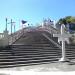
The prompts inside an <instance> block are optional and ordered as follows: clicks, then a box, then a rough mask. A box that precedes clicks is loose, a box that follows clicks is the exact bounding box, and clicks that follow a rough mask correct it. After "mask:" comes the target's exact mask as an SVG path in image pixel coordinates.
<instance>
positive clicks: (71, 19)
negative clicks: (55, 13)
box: [56, 16, 75, 25]
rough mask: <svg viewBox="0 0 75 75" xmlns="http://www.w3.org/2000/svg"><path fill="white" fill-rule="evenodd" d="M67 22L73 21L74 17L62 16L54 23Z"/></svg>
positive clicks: (74, 21)
mask: <svg viewBox="0 0 75 75" xmlns="http://www.w3.org/2000/svg"><path fill="white" fill-rule="evenodd" d="M59 23H60V24H65V25H66V24H67V23H75V17H73V16H66V17H64V18H60V19H59V21H58V22H57V23H56V24H59Z"/></svg>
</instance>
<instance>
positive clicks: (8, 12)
mask: <svg viewBox="0 0 75 75" xmlns="http://www.w3.org/2000/svg"><path fill="white" fill-rule="evenodd" d="M68 15H71V16H75V0H0V32H2V31H3V30H4V29H5V18H6V17H7V18H8V22H10V19H11V18H12V19H13V21H15V22H16V30H17V29H19V27H20V26H19V24H20V20H22V19H24V20H27V21H28V22H29V23H32V24H35V23H38V22H41V21H42V19H43V18H48V17H50V18H51V19H52V20H56V21H57V20H58V19H59V18H61V17H64V16H68ZM8 30H9V31H10V24H9V25H8Z"/></svg>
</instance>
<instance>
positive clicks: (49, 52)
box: [0, 31, 75, 68]
mask: <svg viewBox="0 0 75 75" xmlns="http://www.w3.org/2000/svg"><path fill="white" fill-rule="evenodd" d="M41 33H42V32H38V31H34V32H29V33H26V34H25V35H23V36H22V37H21V38H20V39H19V40H18V41H16V42H15V43H14V44H13V45H10V46H9V47H8V48H5V49H1V50H0V68H9V67H17V66H27V65H35V64H43V63H50V62H54V61H58V60H59V59H60V58H61V49H59V48H58V47H57V46H55V45H54V44H53V43H52V42H51V41H49V40H48V39H46V38H45V37H44V36H43V35H42V34H41ZM49 37H50V36H49ZM53 39H54V38H53ZM56 40H57V39H56ZM74 53H75V46H73V45H72V46H67V48H66V57H67V58H69V59H70V60H71V59H75V54H74Z"/></svg>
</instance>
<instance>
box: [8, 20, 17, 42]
mask: <svg viewBox="0 0 75 75" xmlns="http://www.w3.org/2000/svg"><path fill="white" fill-rule="evenodd" d="M14 23H16V22H13V21H12V19H11V22H10V23H8V24H11V43H12V42H13V39H12V37H13V36H12V26H13V24H14ZM14 28H15V27H14Z"/></svg>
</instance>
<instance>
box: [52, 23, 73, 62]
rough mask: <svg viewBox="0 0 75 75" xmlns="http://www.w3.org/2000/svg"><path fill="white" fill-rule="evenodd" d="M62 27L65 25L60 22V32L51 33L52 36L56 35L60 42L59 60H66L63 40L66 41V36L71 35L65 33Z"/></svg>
mask: <svg viewBox="0 0 75 75" xmlns="http://www.w3.org/2000/svg"><path fill="white" fill-rule="evenodd" d="M64 28H65V25H64V24H62V25H61V34H53V37H58V40H60V41H61V42H62V58H61V59H60V61H67V59H66V56H65V41H66V38H69V37H71V36H72V35H71V34H66V33H65V30H64Z"/></svg>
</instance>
